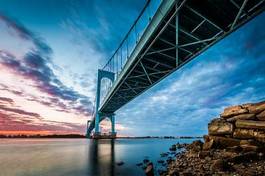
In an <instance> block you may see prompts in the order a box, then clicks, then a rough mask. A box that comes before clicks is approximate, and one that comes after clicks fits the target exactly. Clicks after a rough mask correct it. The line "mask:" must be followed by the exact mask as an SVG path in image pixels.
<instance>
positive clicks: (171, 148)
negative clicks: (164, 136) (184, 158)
mask: <svg viewBox="0 0 265 176" xmlns="http://www.w3.org/2000/svg"><path fill="white" fill-rule="evenodd" d="M169 150H170V151H176V150H177V147H176V145H172V146H171V147H170V148H169Z"/></svg>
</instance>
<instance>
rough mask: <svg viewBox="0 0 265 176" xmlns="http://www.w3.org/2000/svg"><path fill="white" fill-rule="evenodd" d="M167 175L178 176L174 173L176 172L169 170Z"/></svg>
mask: <svg viewBox="0 0 265 176" xmlns="http://www.w3.org/2000/svg"><path fill="white" fill-rule="evenodd" d="M168 175H170V176H179V172H178V171H176V170H170V171H169V172H168Z"/></svg>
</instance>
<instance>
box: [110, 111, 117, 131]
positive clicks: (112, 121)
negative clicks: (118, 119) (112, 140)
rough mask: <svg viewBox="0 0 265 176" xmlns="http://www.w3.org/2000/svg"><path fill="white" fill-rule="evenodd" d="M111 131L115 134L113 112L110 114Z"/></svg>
mask: <svg viewBox="0 0 265 176" xmlns="http://www.w3.org/2000/svg"><path fill="white" fill-rule="evenodd" d="M111 133H112V134H116V131H115V114H113V115H112V116H111Z"/></svg>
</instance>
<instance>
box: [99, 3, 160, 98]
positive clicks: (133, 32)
mask: <svg viewBox="0 0 265 176" xmlns="http://www.w3.org/2000/svg"><path fill="white" fill-rule="evenodd" d="M161 1H162V0H147V2H146V4H145V6H144V8H143V9H142V11H141V12H140V14H139V16H138V17H137V19H136V20H135V22H134V23H133V25H132V26H131V28H130V30H129V32H128V33H127V34H126V35H125V37H124V39H123V40H122V42H121V43H120V45H119V47H118V48H117V49H116V50H115V52H114V54H113V55H112V56H111V58H110V59H109V60H108V62H107V63H106V65H105V66H104V67H103V70H106V71H110V72H113V73H115V80H116V79H117V78H118V77H119V74H120V73H121V71H122V69H123V67H124V65H125V64H126V63H127V61H128V60H129V58H130V56H131V54H132V52H133V50H134V48H135V46H136V45H137V43H138V42H139V40H140V38H141V37H142V35H143V32H144V30H145V28H146V27H147V26H148V24H149V22H150V21H151V19H152V18H153V16H154V14H155V13H156V11H157V9H158V7H159V5H160V3H161ZM111 86H112V84H111V82H107V83H106V84H105V87H104V88H103V90H104V93H103V94H102V98H103V99H104V94H105V95H106V94H107V92H108V91H109V89H110V88H111Z"/></svg>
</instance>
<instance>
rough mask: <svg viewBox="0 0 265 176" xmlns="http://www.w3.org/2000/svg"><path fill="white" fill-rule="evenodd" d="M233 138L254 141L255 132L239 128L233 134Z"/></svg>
mask: <svg viewBox="0 0 265 176" xmlns="http://www.w3.org/2000/svg"><path fill="white" fill-rule="evenodd" d="M233 137H234V138H238V139H252V138H253V137H254V130H252V129H240V128H237V129H235V131H234V133H233Z"/></svg>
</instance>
